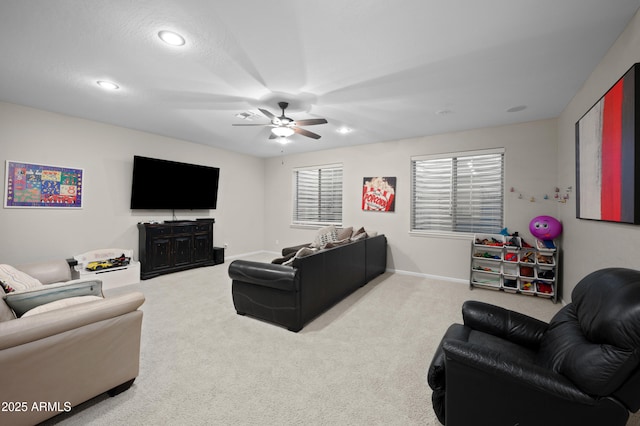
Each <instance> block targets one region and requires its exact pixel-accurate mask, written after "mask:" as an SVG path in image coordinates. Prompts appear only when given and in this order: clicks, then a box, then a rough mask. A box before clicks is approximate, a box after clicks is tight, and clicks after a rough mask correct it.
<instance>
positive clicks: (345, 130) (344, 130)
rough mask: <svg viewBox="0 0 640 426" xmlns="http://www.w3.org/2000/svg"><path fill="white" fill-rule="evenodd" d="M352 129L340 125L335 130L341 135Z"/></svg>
mask: <svg viewBox="0 0 640 426" xmlns="http://www.w3.org/2000/svg"><path fill="white" fill-rule="evenodd" d="M352 131H353V129H350V128H349V127H340V128H338V130H337V132H338V133H342V134H343V135H346V134H347V133H351V132H352Z"/></svg>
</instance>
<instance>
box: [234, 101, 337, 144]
mask: <svg viewBox="0 0 640 426" xmlns="http://www.w3.org/2000/svg"><path fill="white" fill-rule="evenodd" d="M278 106H279V107H280V109H281V110H282V115H281V116H280V117H276V116H275V115H273V114H272V113H271V112H269V111H267V110H266V109H262V108H258V109H259V110H260V112H261V113H263V114H264V115H265V116H266V117H267V118H268V119H269V120H271V122H270V123H269V124H232V126H268V127H271V135H270V136H269V139H275V138H278V137H281V138H286V137H289V136H291V135H293V134H294V133H297V134H299V135H302V136H306V137H309V138H313V139H320V135H318V134H317V133H313V132H310V131H308V130H305V129H302V128H300V127H299V126H312V125H314V124H326V123H327V120H325V119H324V118H309V119H306V120H294V119H292V118H289V117H287V116H285V115H284V110H285V109H287V107H288V106H289V103H288V102H278Z"/></svg>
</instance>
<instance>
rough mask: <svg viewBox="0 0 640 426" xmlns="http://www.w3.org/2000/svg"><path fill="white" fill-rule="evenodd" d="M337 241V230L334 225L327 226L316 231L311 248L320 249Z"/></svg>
mask: <svg viewBox="0 0 640 426" xmlns="http://www.w3.org/2000/svg"><path fill="white" fill-rule="evenodd" d="M337 240H338V230H337V229H336V227H335V226H334V225H329V226H326V227H324V228H321V229H319V230H318V233H317V234H316V238H315V240H313V243H311V247H315V248H320V247H322V246H324V245H325V244H327V243H330V242H333V241H337Z"/></svg>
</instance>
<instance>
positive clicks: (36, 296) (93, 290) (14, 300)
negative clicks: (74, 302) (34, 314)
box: [5, 280, 103, 318]
mask: <svg viewBox="0 0 640 426" xmlns="http://www.w3.org/2000/svg"><path fill="white" fill-rule="evenodd" d="M78 296H98V297H103V294H102V282H101V281H99V280H90V281H71V282H68V283H60V284H51V285H46V286H40V287H39V288H35V289H31V290H27V291H22V292H14V293H9V294H7V295H6V296H5V301H6V302H7V305H9V307H11V309H13V311H14V312H15V314H16V316H17V317H18V318H19V317H21V316H22V315H24V314H25V313H26V312H27V311H29V310H31V309H33V308H35V307H37V306H40V305H44V304H47V303H51V302H54V301H56V300H60V299H67V298H70V297H78Z"/></svg>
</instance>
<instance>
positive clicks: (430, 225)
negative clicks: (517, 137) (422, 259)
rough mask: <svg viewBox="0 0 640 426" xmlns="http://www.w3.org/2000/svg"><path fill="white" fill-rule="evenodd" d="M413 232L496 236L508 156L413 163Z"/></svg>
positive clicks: (461, 155)
mask: <svg viewBox="0 0 640 426" xmlns="http://www.w3.org/2000/svg"><path fill="white" fill-rule="evenodd" d="M411 166H412V206H411V230H412V231H448V232H468V233H478V232H485V233H498V232H500V230H502V228H503V222H504V151H503V150H499V151H498V152H494V151H491V152H489V153H482V152H475V153H459V154H451V155H450V156H446V157H443V156H438V157H421V158H412V160H411Z"/></svg>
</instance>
